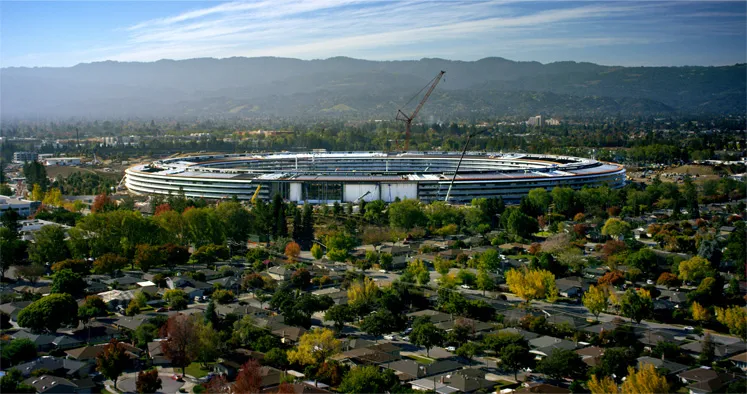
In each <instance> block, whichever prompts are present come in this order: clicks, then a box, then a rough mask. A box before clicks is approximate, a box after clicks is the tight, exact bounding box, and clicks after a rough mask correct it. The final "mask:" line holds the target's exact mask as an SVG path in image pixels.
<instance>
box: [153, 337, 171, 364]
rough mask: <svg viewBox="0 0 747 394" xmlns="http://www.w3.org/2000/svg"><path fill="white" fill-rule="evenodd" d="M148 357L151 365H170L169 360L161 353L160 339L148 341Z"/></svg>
mask: <svg viewBox="0 0 747 394" xmlns="http://www.w3.org/2000/svg"><path fill="white" fill-rule="evenodd" d="M148 357H150V359H151V362H152V363H153V365H156V366H160V367H165V366H169V365H171V360H169V359H168V358H166V356H164V354H163V347H162V346H161V341H154V342H148Z"/></svg>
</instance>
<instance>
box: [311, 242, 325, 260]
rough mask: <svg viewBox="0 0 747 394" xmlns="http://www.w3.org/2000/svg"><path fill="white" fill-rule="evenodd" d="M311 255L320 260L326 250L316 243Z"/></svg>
mask: <svg viewBox="0 0 747 394" xmlns="http://www.w3.org/2000/svg"><path fill="white" fill-rule="evenodd" d="M311 255H312V256H314V258H315V259H317V260H319V259H321V258H322V256H324V251H323V250H322V247H321V246H319V245H317V244H314V246H312V247H311Z"/></svg>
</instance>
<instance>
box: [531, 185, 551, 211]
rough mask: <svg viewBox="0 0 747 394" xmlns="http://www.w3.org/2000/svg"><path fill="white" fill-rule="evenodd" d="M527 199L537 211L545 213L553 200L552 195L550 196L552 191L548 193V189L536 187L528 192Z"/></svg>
mask: <svg viewBox="0 0 747 394" xmlns="http://www.w3.org/2000/svg"><path fill="white" fill-rule="evenodd" d="M527 200H528V201H529V204H531V205H532V207H533V208H534V209H535V211H536V212H539V213H541V214H544V213H546V212H547V208H548V207H549V206H550V202H552V196H550V193H548V192H547V190H545V189H543V188H536V189H532V190H530V191H529V193H528V194H527Z"/></svg>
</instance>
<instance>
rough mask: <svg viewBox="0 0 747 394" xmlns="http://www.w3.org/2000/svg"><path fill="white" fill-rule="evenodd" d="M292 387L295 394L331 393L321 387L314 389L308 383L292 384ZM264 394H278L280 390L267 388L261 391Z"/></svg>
mask: <svg viewBox="0 0 747 394" xmlns="http://www.w3.org/2000/svg"><path fill="white" fill-rule="evenodd" d="M291 386H292V387H293V392H294V393H295V394H324V393H331V391H329V390H325V389H323V388H321V387H314V386H312V385H310V384H306V383H292V384H291ZM261 392H262V393H268V394H269V393H277V392H279V391H278V388H277V387H272V388H266V389H264V390H262V391H261Z"/></svg>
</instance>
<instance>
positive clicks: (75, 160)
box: [44, 157, 81, 166]
mask: <svg viewBox="0 0 747 394" xmlns="http://www.w3.org/2000/svg"><path fill="white" fill-rule="evenodd" d="M80 163H81V161H80V157H50V158H47V159H45V160H44V165H45V166H77V165H79V164H80Z"/></svg>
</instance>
